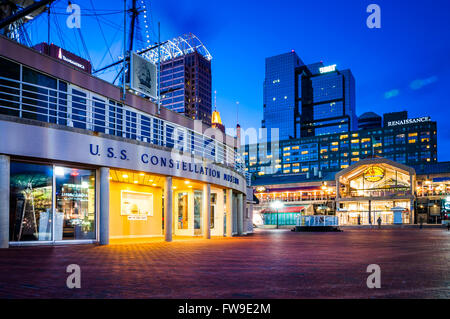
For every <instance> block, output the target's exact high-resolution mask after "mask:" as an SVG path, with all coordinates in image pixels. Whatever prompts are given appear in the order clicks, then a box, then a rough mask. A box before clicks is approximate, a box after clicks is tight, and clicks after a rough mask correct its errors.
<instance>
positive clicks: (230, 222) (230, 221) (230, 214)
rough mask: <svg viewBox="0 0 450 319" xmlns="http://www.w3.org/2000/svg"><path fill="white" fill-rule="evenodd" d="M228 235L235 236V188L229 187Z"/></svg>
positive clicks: (227, 208)
mask: <svg viewBox="0 0 450 319" xmlns="http://www.w3.org/2000/svg"><path fill="white" fill-rule="evenodd" d="M226 192H227V204H226V205H227V207H226V210H227V221H226V222H227V237H232V236H233V190H232V189H227V190H226Z"/></svg>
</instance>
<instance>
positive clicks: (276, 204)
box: [270, 200, 284, 229]
mask: <svg viewBox="0 0 450 319" xmlns="http://www.w3.org/2000/svg"><path fill="white" fill-rule="evenodd" d="M270 207H272V208H273V209H275V210H276V211H277V229H278V210H279V209H280V208H283V207H284V203H283V202H280V201H279V200H277V201H274V202H272V203H271V204H270Z"/></svg>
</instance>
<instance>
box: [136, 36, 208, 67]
mask: <svg viewBox="0 0 450 319" xmlns="http://www.w3.org/2000/svg"><path fill="white" fill-rule="evenodd" d="M160 49H161V62H164V61H169V60H171V59H174V58H178V57H181V56H183V55H187V54H190V53H193V52H198V53H200V54H201V55H202V56H203V57H205V58H206V59H207V60H208V61H211V60H212V55H211V54H210V53H209V51H208V49H207V48H206V47H205V46H204V45H203V43H202V42H201V41H200V39H199V38H198V37H197V36H196V35H194V34H192V33H188V34H183V35H182V36H179V37H176V38H173V39H171V40H168V41H167V42H165V43H164V44H162V45H161V48H160ZM144 50H145V49H144ZM138 53H139V52H138ZM158 54H159V49H158V48H154V49H152V50H150V51H148V52H145V53H144V54H143V55H142V56H144V57H145V58H147V59H149V60H150V61H152V62H153V63H157V62H158Z"/></svg>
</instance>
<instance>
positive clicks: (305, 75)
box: [297, 62, 358, 137]
mask: <svg viewBox="0 0 450 319" xmlns="http://www.w3.org/2000/svg"><path fill="white" fill-rule="evenodd" d="M297 74H298V78H297V79H298V83H299V84H298V85H299V87H300V88H301V90H299V94H300V96H299V99H300V101H301V136H302V137H308V136H319V135H326V134H335V133H345V132H349V131H351V130H354V129H356V128H357V121H358V118H357V116H356V99H355V78H354V77H353V74H352V72H351V71H350V70H349V69H347V70H342V71H340V70H338V69H337V67H336V65H331V66H324V64H323V63H322V62H319V63H315V64H311V65H308V66H304V67H302V68H299V69H298V70H297ZM300 83H301V84H300Z"/></svg>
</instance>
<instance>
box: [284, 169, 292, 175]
mask: <svg viewBox="0 0 450 319" xmlns="http://www.w3.org/2000/svg"><path fill="white" fill-rule="evenodd" d="M290 172H291V170H290V169H285V170H284V171H283V173H285V174H286V173H290Z"/></svg>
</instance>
